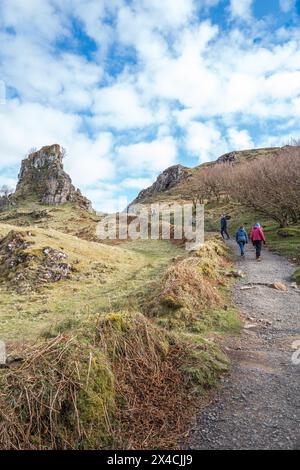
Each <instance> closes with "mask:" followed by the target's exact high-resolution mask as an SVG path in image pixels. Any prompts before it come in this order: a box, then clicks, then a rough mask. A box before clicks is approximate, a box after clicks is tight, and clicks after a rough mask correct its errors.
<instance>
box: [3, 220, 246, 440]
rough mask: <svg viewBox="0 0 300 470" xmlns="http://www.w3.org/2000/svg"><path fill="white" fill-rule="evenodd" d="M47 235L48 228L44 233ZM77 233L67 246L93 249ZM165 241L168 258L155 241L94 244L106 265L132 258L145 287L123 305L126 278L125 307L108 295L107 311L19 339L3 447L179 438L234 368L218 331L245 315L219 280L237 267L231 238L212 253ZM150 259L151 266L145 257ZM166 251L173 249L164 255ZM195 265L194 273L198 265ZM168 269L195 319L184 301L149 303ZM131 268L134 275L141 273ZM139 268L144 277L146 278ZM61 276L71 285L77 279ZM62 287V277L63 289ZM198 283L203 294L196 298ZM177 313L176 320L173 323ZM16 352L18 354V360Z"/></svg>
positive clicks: (10, 372)
mask: <svg viewBox="0 0 300 470" xmlns="http://www.w3.org/2000/svg"><path fill="white" fill-rule="evenodd" d="M3 230H4V231H6V230H7V228H6V227H5V228H4V229H3ZM52 234H53V232H52ZM46 235H47V234H46V233H44V232H43V231H41V232H40V231H38V235H37V237H38V238H39V237H41V238H42V237H44V236H46ZM76 240H77V239H74V240H73V238H72V237H70V236H67V235H64V236H63V237H62V239H61V240H60V245H63V244H68V247H69V255H70V253H71V250H70V246H74V245H73V244H75V245H76V246H77V248H78V250H79V249H80V247H81V246H82V248H81V250H83V251H84V250H85V249H88V246H90V245H88V244H87V246H86V247H85V246H84V244H83V245H82V242H80V241H79V240H78V243H79V245H77V241H76ZM40 242H41V243H43V242H42V241H41V240H40ZM157 244H158V246H159V247H160V250H161V251H160V253H161V255H162V256H160V255H158V253H157V252H156V253H155V250H154V249H153V247H152V252H150V247H149V244H148V243H147V244H143V243H142V241H140V242H139V243H137V244H132V246H130V245H131V244H130V243H129V244H128V249H126V250H121V249H119V248H114V247H107V246H102V245H98V248H97V247H96V246H93V249H94V250H95V251H96V252H97V249H98V250H99V254H98V256H100V253H101V251H102V250H103V256H105V257H106V263H108V262H111V263H115V265H117V264H118V263H120V262H125V263H126V262H127V271H126V274H127V281H128V283H129V286H130V287H131V288H133V287H135V291H133V292H131V295H132V297H134V298H135V301H134V302H132V303H131V301H128V299H127V300H126V304H127V309H125V308H124V309H120V306H121V305H122V303H123V302H124V301H125V298H126V296H127V295H128V294H129V292H128V291H127V294H126V295H125V298H124V297H123V294H124V293H123V292H122V287H121V286H122V284H121V282H119V284H118V283H117V285H116V289H119V292H118V294H119V300H118V302H119V303H118V302H115V304H114V305H115V308H114V307H113V304H111V305H110V306H106V307H105V308H101V298H100V297H98V300H99V301H100V303H99V305H98V310H94V311H93V307H91V309H90V310H88V311H86V312H81V314H80V315H79V321H74V317H73V319H72V317H69V318H68V316H67V315H66V317H65V318H62V319H61V321H57V322H56V323H55V325H53V326H51V325H49V322H48V326H47V327H46V324H47V323H46V324H44V327H46V328H45V329H44V332H43V334H42V336H41V335H40V337H39V339H38V340H37V341H36V342H35V343H32V341H26V342H25V345H20V344H16V342H15V343H13V342H11V344H10V357H11V363H10V366H9V368H8V369H3V370H2V371H1V374H0V385H1V386H0V390H1V391H0V447H1V448H5V449H12V448H17V449H54V448H57V449H89V448H110V447H112V448H119V447H120V448H154V447H156V448H157V447H164V448H170V447H173V446H176V443H177V442H178V439H179V438H180V436H181V435H182V433H183V432H185V431H186V430H187V428H188V423H189V421H190V417H191V414H192V413H193V411H194V409H195V408H194V407H195V405H196V404H198V403H199V401H198V400H199V398H200V397H203V395H204V394H205V393H206V390H208V389H209V388H210V387H211V386H214V385H216V384H217V382H218V378H219V376H220V374H222V373H223V372H224V371H225V370H226V369H227V367H228V362H227V359H226V357H225V356H224V354H223V353H222V352H221V350H220V348H219V346H218V342H216V340H215V337H214V335H215V333H216V332H217V334H218V335H219V334H220V332H221V331H236V329H237V327H238V320H237V314H236V313H235V312H233V310H231V307H230V301H229V299H228V297H227V293H226V286H224V283H222V285H221V282H220V284H218V279H219V281H221V280H220V278H219V277H220V272H221V270H226V269H229V266H228V264H227V262H226V261H225V260H224V258H223V256H222V255H224V254H225V253H224V251H223V250H224V248H223V246H222V242H220V241H216V240H211V241H208V243H207V245H206V246H205V247H203V249H202V252H201V251H200V252H198V253H196V254H195V255H192V256H188V257H187V255H186V253H185V252H184V251H183V250H180V249H179V248H176V247H174V246H173V245H171V244H170V243H168V242H165V243H164V242H162V241H157V242H155V246H156V249H157ZM150 246H151V243H150ZM164 247H166V248H164ZM163 249H164V250H165V251H164V252H163V251H162V250H163ZM174 250H178V251H177V253H178V254H179V256H180V258H181V259H177V261H175V262H174V266H176V265H177V267H175V271H176V272H177V273H178V272H179V273H180V272H181V271H183V272H184V273H185V274H184V275H183V277H181V276H180V275H179V277H177V279H176V282H175V284H176V289H175V291H174V292H173V290H172V285H173V281H171V279H172V278H173V275H171V276H170V269H171V270H172V268H173V266H172V267H171V268H168V267H167V262H166V260H167V259H168V260H170V257H171V256H172V254H173V255H174ZM65 251H66V252H68V249H66V245H65ZM175 252H176V251H175ZM81 253H82V252H81ZM79 255H80V253H79ZM92 256H95V255H92V254H91V256H90V257H89V260H88V261H89V263H90V262H91V259H93V258H92ZM144 257H145V258H146V259H147V263H148V264H147V265H146V264H145V262H144V261H142V260H144ZM161 257H163V258H164V257H165V261H164V262H162V259H161ZM70 258H72V256H70ZM132 261H133V262H136V261H137V262H138V263H140V264H139V269H137V270H134V269H133V266H132V264H131V263H132ZM164 263H165V264H164ZM182 263H183V265H182ZM189 263H190V264H191V267H192V271H188V267H187V266H188V265H189ZM149 264H150V265H152V266H149ZM155 266H156V268H155ZM123 268H124V266H123ZM143 270H144V273H143ZM163 270H166V272H165V273H163ZM186 270H187V271H186ZM159 272H160V273H161V274H160V275H161V276H162V278H163V279H164V284H162V287H163V289H164V288H166V285H168V286H169V287H168V288H170V289H171V294H172V295H173V294H174V295H176V296H177V299H178V300H179V299H180V297H182V298H183V303H184V309H190V311H189V315H188V316H189V319H188V321H186V316H185V315H183V316H182V317H181V318H179V321H178V322H177V319H176V317H177V313H178V309H177V306H175V307H174V305H172V306H171V308H170V305H166V303H165V302H164V301H162V302H161V300H163V298H162V297H160V298H159V301H158V303H159V309H160V311H157V312H156V315H155V316H153V314H152V313H151V312H150V310H149V309H148V307H150V302H149V295H150V292H151V291H152V289H153V288H154V287H155V286H156V284H157V275H158V273H159ZM186 272H187V273H188V275H186ZM117 273H118V270H116V275H118V274H117ZM129 273H131V275H132V274H134V278H133V279H132V281H130V279H129V277H130V276H128V274H129ZM151 273H152V274H154V273H155V275H153V276H152V275H151ZM149 274H150V276H149ZM82 275H83V273H82ZM137 276H141V278H142V279H141V282H139V281H138V279H137ZM195 276H196V278H195ZM195 279H196V280H197V281H200V285H201V286H202V285H204V283H206V288H207V292H209V295H207V293H206V289H205V290H201V289H200V290H197V287H196V285H195ZM60 282H62V283H64V290H65V292H66V287H67V284H68V283H69V282H71V280H67V281H60ZM210 283H211V285H210ZM58 284H59V283H58ZM145 284H148V287H147V286H145ZM126 285H127V284H126ZM209 285H210V287H208V286H209ZM174 287H175V285H174ZM57 288H58V285H56V284H55V286H54V291H55V290H56V289H57ZM194 289H196V290H194ZM222 289H223V290H225V292H222ZM218 290H219V292H218ZM191 291H193V293H194V295H195V297H196V299H195V302H191V303H189V300H190V294H191ZM68 295H69V294H68ZM222 299H223V300H222ZM225 304H226V305H225ZM117 305H119V308H117ZM138 306H139V307H140V311H139V310H138ZM128 307H129V309H128ZM225 307H226V308H225ZM152 308H153V305H152V307H151V310H152ZM147 310H148V311H147ZM229 311H231V313H230V315H228V313H229ZM142 312H143V313H142ZM232 315H235V316H234V318H235V320H234V322H232V318H233V316H232ZM172 316H173V317H174V322H170V321H169V320H170V319H171V318H172ZM77 320H78V319H77ZM202 324H203V326H201V325H202ZM12 330H14V328H12ZM199 332H201V334H200V333H199ZM13 350H14V352H12V351H13ZM14 355H17V356H18V359H17V360H15V361H14V360H13V358H14Z"/></svg>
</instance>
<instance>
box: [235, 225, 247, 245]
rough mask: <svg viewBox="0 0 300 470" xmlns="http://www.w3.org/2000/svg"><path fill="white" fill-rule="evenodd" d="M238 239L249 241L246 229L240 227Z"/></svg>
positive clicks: (239, 240)
mask: <svg viewBox="0 0 300 470" xmlns="http://www.w3.org/2000/svg"><path fill="white" fill-rule="evenodd" d="M236 239H237V241H238V242H246V241H247V235H246V232H245V230H244V229H242V228H240V229H239V231H238V233H237V236H236Z"/></svg>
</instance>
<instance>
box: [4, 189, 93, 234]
mask: <svg viewBox="0 0 300 470" xmlns="http://www.w3.org/2000/svg"><path fill="white" fill-rule="evenodd" d="M99 220H100V217H99V216H98V215H96V214H95V213H93V212H88V211H86V210H84V209H81V208H80V207H78V205H75V204H71V203H68V204H63V205H60V206H49V205H43V204H40V203H39V202H37V200H36V198H35V197H31V198H26V200H23V201H22V202H20V203H18V205H17V207H14V208H11V209H9V210H5V211H3V212H1V211H0V223H4V224H9V225H14V226H19V227H30V226H31V227H32V226H34V227H38V228H44V229H48V228H51V229H54V230H59V231H60V232H64V233H69V234H72V235H75V236H77V237H79V238H82V239H84V240H90V241H97V238H96V235H95V232H96V225H97V222H98V221H99Z"/></svg>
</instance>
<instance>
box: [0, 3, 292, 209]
mask: <svg viewBox="0 0 300 470" xmlns="http://www.w3.org/2000/svg"><path fill="white" fill-rule="evenodd" d="M218 3H219V0H202V1H201V2H200V1H198V0H176V2H175V1H174V0H152V1H151V2H149V1H148V0H132V1H131V2H128V1H125V0H101V1H98V0H64V1H63V2H61V1H60V0H43V2H40V0H26V1H23V0H2V1H0V43H1V44H5V47H3V48H1V50H0V79H1V80H4V81H5V82H6V84H7V87H8V91H9V93H8V97H9V94H10V93H11V92H16V94H17V96H18V99H11V100H9V99H8V101H7V104H6V105H4V106H0V132H1V140H0V164H1V165H2V166H3V167H11V166H12V165H15V164H18V163H19V161H20V159H21V158H22V156H23V155H24V153H25V152H26V150H27V149H28V148H31V147H33V146H35V147H41V146H43V145H47V144H50V143H54V142H57V143H60V144H61V145H63V146H64V147H66V148H67V150H68V158H67V159H66V161H65V164H66V167H67V170H68V171H70V173H71V176H72V177H73V179H74V181H75V183H76V184H77V185H78V186H84V188H89V191H94V190H93V189H91V187H90V186H91V185H95V184H98V185H99V184H100V183H99V181H108V180H109V179H110V178H114V177H115V176H116V177H117V178H118V181H119V180H120V179H122V181H121V182H120V183H119V185H117V187H115V186H114V187H109V188H108V187H107V186H105V188H104V189H103V186H101V188H102V191H104V193H101V192H99V191H100V189H99V190H97V191H98V193H97V194H98V199H99V198H100V199H101V197H100V196H99V194H100V195H102V196H103V200H106V201H112V200H113V197H114V195H116V194H117V193H118V191H119V190H120V191H121V190H122V191H123V190H132V189H137V190H139V189H141V187H142V185H145V186H147V185H148V183H149V182H150V180H152V178H153V177H154V176H156V174H157V173H158V172H159V171H161V170H163V169H165V168H166V167H167V166H170V165H172V164H174V163H175V162H176V161H177V146H178V147H179V146H181V145H182V144H184V145H185V149H186V150H187V152H188V153H190V155H191V156H195V157H197V158H200V159H201V160H202V161H204V160H207V159H212V158H216V157H218V156H219V155H220V154H221V153H224V152H226V151H229V150H234V149H238V148H246V147H251V146H253V145H254V144H257V142H259V143H260V144H261V143H262V142H261V138H260V134H259V133H258V134H257V135H253V136H250V134H249V132H248V131H247V126H249V124H252V123H253V121H255V122H257V123H258V124H260V123H262V128H264V129H266V128H267V127H268V125H269V124H270V122H271V119H272V122H273V120H274V119H276V118H278V120H280V122H281V123H282V122H286V123H294V125H293V126H292V125H291V126H290V127H289V128H288V132H291V134H292V131H293V129H297V122H298V120H299V113H300V85H299V83H300V73H299V70H300V34H299V28H298V29H297V28H296V27H289V26H287V25H284V26H281V27H279V28H278V29H277V28H276V27H275V26H274V24H272V25H271V24H270V23H268V22H267V21H265V20H260V21H254V20H255V18H254V17H253V12H252V3H253V2H252V1H251V0H231V1H230V6H229V8H228V9H226V6H224V2H220V8H225V11H227V12H228V22H227V25H226V28H222V26H223V24H222V23H221V22H220V23H219V25H217V24H213V23H212V21H209V20H204V18H206V14H207V12H209V8H210V7H213V6H215V5H217V4H218ZM294 3H295V2H294V1H292V0H280V7H281V9H282V10H283V11H285V12H288V11H290V10H292V8H293V7H294ZM277 7H278V5H277ZM250 19H252V20H253V21H251V22H250V21H249V20H250ZM74 20H75V21H76V25H77V26H76V27H77V32H76V34H75V31H74ZM232 20H234V21H232ZM242 21H246V22H248V23H247V24H246V25H245V24H243V23H242ZM78 28H82V29H81V31H78ZM14 33H16V34H14ZM85 35H86V36H85ZM79 38H82V39H79ZM256 39H259V41H256ZM89 41H90V42H91V44H93V47H94V49H95V50H93V51H92V50H89V51H88V52H89V54H88V55H87V56H86V57H85V52H86V51H87V50H88V49H89ZM93 41H94V43H93ZM58 44H64V45H65V47H64V48H62V47H58ZM66 49H67V50H66ZM110 53H112V54H113V57H111V56H110V55H109V54H110ZM128 55H129V56H130V59H129V60H128ZM116 70H118V72H116ZM178 126H179V127H180V132H178ZM277 130H278V133H279V132H284V133H287V130H284V129H283V128H281V129H280V127H278V128H277ZM110 132H111V133H110ZM261 132H263V133H264V132H265V130H262V131H261ZM274 133H275V130H274ZM153 135H155V136H156V137H153ZM182 135H184V136H185V137H182ZM262 138H264V139H266V141H267V140H268V139H267V135H265V134H264V135H263V136H262ZM272 139H273V137H272ZM279 140H280V139H279ZM253 141H254V142H253ZM183 150H184V149H183ZM184 158H185V152H183V154H182V160H183V163H184ZM7 174H9V175H10V174H11V173H10V172H9V173H7ZM91 194H92V195H93V197H95V200H96V199H97V197H96V192H95V191H94V192H92V193H91ZM98 199H97V201H98ZM100 203H101V204H102V202H101V201H100V202H99V201H98V202H97V204H100Z"/></svg>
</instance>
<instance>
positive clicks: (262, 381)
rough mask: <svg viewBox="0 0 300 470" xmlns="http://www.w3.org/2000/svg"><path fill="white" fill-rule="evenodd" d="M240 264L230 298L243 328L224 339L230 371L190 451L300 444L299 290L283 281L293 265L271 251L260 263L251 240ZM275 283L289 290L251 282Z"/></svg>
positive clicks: (201, 419) (203, 416) (193, 436)
mask: <svg viewBox="0 0 300 470" xmlns="http://www.w3.org/2000/svg"><path fill="white" fill-rule="evenodd" d="M230 244H231V246H232V249H233V250H235V252H236V253H237V251H238V250H237V248H236V244H235V243H233V242H231V243H230ZM237 265H238V268H239V269H240V270H241V271H243V273H245V278H243V279H241V281H240V282H239V283H238V284H237V285H236V287H235V291H234V297H235V302H236V305H237V306H238V307H239V309H240V311H241V312H242V313H243V314H244V316H245V325H244V326H245V327H244V328H243V331H242V334H241V337H240V338H239V339H236V338H232V340H230V342H229V345H228V354H229V356H230V357H231V359H232V371H231V374H230V375H229V376H227V377H226V378H225V379H224V380H223V384H222V387H221V389H220V391H219V392H218V393H217V395H216V397H215V398H214V400H213V402H212V403H211V404H210V405H209V406H208V407H207V408H206V409H205V410H204V412H202V413H201V415H200V416H199V418H198V420H197V424H196V425H195V428H194V429H193V430H192V433H191V436H190V444H189V448H191V449H299V448H300V364H299V365H296V364H294V363H293V361H292V354H293V352H294V351H293V346H292V345H293V342H294V341H297V340H299V339H300V289H294V288H293V287H292V286H291V283H290V282H289V280H288V279H289V276H290V275H291V274H292V272H293V269H295V268H294V267H293V266H292V265H291V264H290V263H288V261H286V260H285V259H283V258H281V257H279V256H277V255H274V254H272V253H270V252H268V251H264V253H263V261H262V262H261V263H258V262H256V261H255V260H254V252H253V250H252V247H249V245H248V253H247V254H246V257H245V259H237ZM276 281H279V282H282V283H285V284H286V285H287V286H288V291H287V292H282V291H279V290H275V289H273V288H270V287H267V286H262V285H257V284H256V283H262V284H272V283H274V282H276ZM245 287H246V289H245ZM248 287H250V288H248ZM298 348H299V349H300V346H298ZM298 357H300V354H299V355H298ZM294 362H295V361H294Z"/></svg>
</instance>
